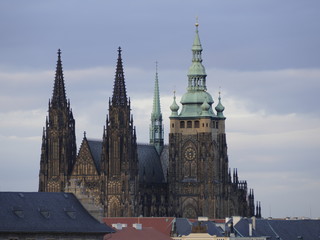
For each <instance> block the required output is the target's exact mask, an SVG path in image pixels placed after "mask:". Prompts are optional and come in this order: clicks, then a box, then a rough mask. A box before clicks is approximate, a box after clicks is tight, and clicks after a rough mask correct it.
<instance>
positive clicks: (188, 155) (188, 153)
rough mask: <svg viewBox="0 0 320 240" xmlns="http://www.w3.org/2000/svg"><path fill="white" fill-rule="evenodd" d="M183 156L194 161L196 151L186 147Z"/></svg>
mask: <svg viewBox="0 0 320 240" xmlns="http://www.w3.org/2000/svg"><path fill="white" fill-rule="evenodd" d="M184 156H185V158H186V159H188V160H194V159H195V158H196V150H194V148H192V147H188V148H186V150H185V151H184Z"/></svg>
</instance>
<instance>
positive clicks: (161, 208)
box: [39, 24, 261, 218]
mask: <svg viewBox="0 0 320 240" xmlns="http://www.w3.org/2000/svg"><path fill="white" fill-rule="evenodd" d="M201 54H202V46H201V43H200V38H199V33H198V24H196V34H195V39H194V42H193V46H192V65H191V67H190V69H189V72H188V81H187V83H188V84H187V92H186V93H185V94H184V95H183V97H182V99H181V104H182V108H181V111H180V112H179V106H178V104H177V103H176V97H175V96H174V101H173V104H172V105H171V107H170V109H171V111H172V113H171V116H170V133H169V144H168V145H164V134H163V123H162V120H163V119H162V113H161V108H160V94H159V80H158V70H157V71H156V76H155V88H154V99H153V109H152V113H151V121H150V144H139V143H137V140H136V139H137V137H136V129H135V126H134V123H133V116H132V114H131V103H130V99H129V98H128V97H127V92H126V85H125V79H124V70H123V63H122V56H121V49H120V48H119V49H118V60H117V66H116V75H115V80H114V86H113V95H112V97H111V98H110V99H109V114H108V116H107V119H106V125H105V127H104V131H103V138H102V140H101V141H97V140H91V139H88V138H87V136H86V134H85V133H84V137H83V140H82V143H81V145H80V149H79V152H78V154H76V139H75V134H74V132H75V120H74V119H73V115H72V111H71V110H70V109H71V108H70V101H67V100H66V99H67V98H66V93H65V87H64V79H63V72H62V63H61V52H60V50H59V52H58V62H57V69H56V78H55V83H54V91H53V96H52V99H51V101H49V116H48V118H47V120H46V127H45V128H44V131H43V140H42V148H41V161H40V174H39V191H45V192H46V191H48V192H59V191H67V192H73V193H77V194H78V195H79V194H80V195H81V194H82V195H83V196H82V197H81V199H84V198H86V197H85V196H87V198H90V199H92V201H93V202H94V203H95V204H96V205H97V206H98V207H101V208H102V209H103V212H104V215H105V216H108V217H123V216H125V217H132V216H140V215H143V216H176V217H187V218H196V217H197V216H200V215H205V216H208V217H212V218H224V217H226V216H232V215H241V216H254V215H259V212H261V211H259V209H257V210H258V211H256V213H255V205H254V194H253V190H251V189H250V190H248V188H247V183H246V181H239V180H238V173H237V170H233V176H232V173H231V170H230V169H229V165H228V155H227V143H226V132H225V120H226V118H225V117H224V115H223V111H224V107H223V105H222V103H221V97H220V94H219V98H218V104H217V105H216V107H215V108H214V105H213V104H214V100H213V98H212V96H211V95H210V93H208V92H207V88H206V77H207V75H206V72H205V68H204V66H203V65H202V56H201Z"/></svg>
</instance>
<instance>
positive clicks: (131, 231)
mask: <svg viewBox="0 0 320 240" xmlns="http://www.w3.org/2000/svg"><path fill="white" fill-rule="evenodd" d="M111 239H112V240H123V239H130V240H141V239H152V240H172V238H171V237H170V235H166V234H164V233H162V232H159V231H157V230H156V229H154V228H153V227H144V226H143V225H142V229H141V230H137V229H135V228H134V227H130V226H128V227H124V228H122V229H121V230H117V232H116V233H114V234H112V238H111Z"/></svg>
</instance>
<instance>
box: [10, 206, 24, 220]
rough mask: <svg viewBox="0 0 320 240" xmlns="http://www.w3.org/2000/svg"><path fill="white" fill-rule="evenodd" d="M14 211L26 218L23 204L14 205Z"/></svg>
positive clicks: (20, 216)
mask: <svg viewBox="0 0 320 240" xmlns="http://www.w3.org/2000/svg"><path fill="white" fill-rule="evenodd" d="M12 211H13V213H14V214H15V215H16V216H17V217H19V218H24V211H23V209H22V207H21V206H14V207H13V208H12Z"/></svg>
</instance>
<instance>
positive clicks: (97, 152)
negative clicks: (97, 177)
mask: <svg viewBox="0 0 320 240" xmlns="http://www.w3.org/2000/svg"><path fill="white" fill-rule="evenodd" d="M87 141H88V144H89V148H90V152H91V155H92V157H93V160H94V163H95V165H96V167H97V170H98V171H99V172H100V161H101V153H102V141H101V140H93V139H90V140H89V139H87Z"/></svg>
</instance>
